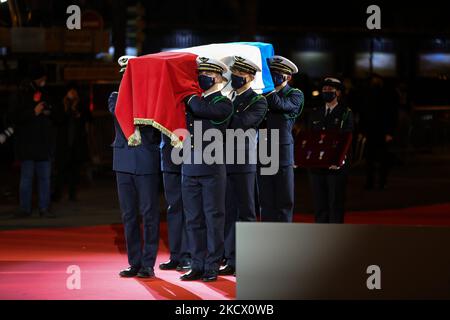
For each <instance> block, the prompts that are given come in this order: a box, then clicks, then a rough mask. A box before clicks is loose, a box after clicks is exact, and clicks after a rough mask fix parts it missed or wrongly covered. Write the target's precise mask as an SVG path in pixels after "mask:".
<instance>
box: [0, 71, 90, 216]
mask: <svg viewBox="0 0 450 320" xmlns="http://www.w3.org/2000/svg"><path fill="white" fill-rule="evenodd" d="M46 82H47V71H46V69H45V67H44V66H42V65H40V64H34V65H31V66H30V67H29V70H28V72H27V77H26V78H24V79H23V81H21V83H20V85H19V88H18V90H17V91H16V92H14V93H13V94H11V96H10V99H9V106H8V109H7V112H5V113H4V114H3V116H2V123H1V126H0V130H1V131H0V132H2V133H1V135H0V144H8V143H11V144H12V146H11V150H12V151H13V153H14V159H15V160H16V161H18V163H19V164H20V185H19V201H20V205H19V210H18V211H17V212H16V213H15V216H16V217H26V216H30V215H31V214H32V194H33V192H32V191H33V180H34V178H36V182H37V183H36V185H37V191H38V213H39V215H40V216H42V217H54V216H55V213H54V212H52V211H51V210H50V203H51V200H53V201H59V200H60V199H61V197H62V196H63V193H64V191H65V189H66V187H67V194H68V198H69V200H71V201H76V199H77V186H78V183H79V180H80V171H81V168H82V166H83V164H84V163H85V162H86V161H87V160H88V157H89V150H88V139H87V138H88V133H89V128H90V123H91V113H90V110H89V106H88V102H87V101H86V99H85V98H84V97H83V96H82V95H81V94H80V90H79V88H78V85H77V84H76V83H73V82H72V83H68V84H67V86H66V88H65V92H64V95H63V96H62V97H57V96H53V95H51V94H50V93H49V91H48V90H47V87H46V84H47V83H46Z"/></svg>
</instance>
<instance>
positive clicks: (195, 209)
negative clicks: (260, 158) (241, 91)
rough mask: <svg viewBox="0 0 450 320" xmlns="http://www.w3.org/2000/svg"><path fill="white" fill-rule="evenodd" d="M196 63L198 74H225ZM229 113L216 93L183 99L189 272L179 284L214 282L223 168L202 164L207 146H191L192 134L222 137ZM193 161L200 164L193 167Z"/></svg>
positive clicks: (222, 218)
mask: <svg viewBox="0 0 450 320" xmlns="http://www.w3.org/2000/svg"><path fill="white" fill-rule="evenodd" d="M202 58H203V57H202ZM197 62H198V70H199V71H202V70H208V69H209V68H210V67H211V66H215V67H217V66H219V67H220V68H221V71H220V73H222V72H224V71H225V70H226V66H225V65H224V64H223V63H220V62H218V61H216V60H212V59H199V60H198V61H197ZM215 72H219V70H217V71H215ZM232 112H233V106H232V103H231V101H230V100H229V99H228V98H226V97H224V96H223V95H222V94H221V93H220V91H219V90H216V91H215V92H211V93H209V94H207V95H205V94H204V95H203V96H202V97H199V96H195V95H194V96H191V97H188V98H187V99H186V124H187V128H188V130H189V133H190V139H187V140H185V141H184V143H188V144H190V148H191V153H190V161H184V162H183V165H182V194H183V205H184V212H185V215H186V226H187V234H188V243H189V248H190V250H189V251H190V253H191V257H192V268H191V272H189V273H188V274H185V275H183V276H182V277H181V279H182V280H197V279H199V278H203V280H204V281H213V280H215V279H216V278H217V273H218V271H219V267H220V261H221V259H222V255H223V250H224V249H223V246H224V223H225V187H226V171H225V164H224V161H223V159H221V160H219V161H218V162H217V163H212V164H207V163H205V162H204V159H203V157H202V154H203V151H204V149H205V147H206V146H207V145H209V142H203V139H201V141H202V145H201V146H195V145H194V141H195V134H201V135H202V137H203V134H204V132H205V131H206V130H208V129H218V130H220V131H221V132H222V134H225V129H226V127H227V125H228V123H229V119H230V117H231V115H232ZM198 125H201V126H202V129H201V131H200V132H198V133H197V132H196V131H195V130H194V129H195V126H198ZM222 143H223V141H222ZM188 147H189V145H188ZM196 160H197V161H198V160H200V161H201V163H196ZM220 162H221V163H220Z"/></svg>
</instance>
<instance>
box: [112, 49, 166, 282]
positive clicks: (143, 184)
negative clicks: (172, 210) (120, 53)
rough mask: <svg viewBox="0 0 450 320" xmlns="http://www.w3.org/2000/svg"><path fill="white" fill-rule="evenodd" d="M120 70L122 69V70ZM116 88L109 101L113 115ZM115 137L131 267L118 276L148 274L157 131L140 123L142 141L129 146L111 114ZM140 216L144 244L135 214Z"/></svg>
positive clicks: (155, 227) (155, 222) (155, 239)
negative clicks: (141, 125) (134, 145)
mask: <svg viewBox="0 0 450 320" xmlns="http://www.w3.org/2000/svg"><path fill="white" fill-rule="evenodd" d="M128 59H129V57H121V58H120V59H119V64H120V65H121V66H122V67H126V64H127V63H128ZM122 72H123V70H122ZM117 96H118V94H117V92H113V93H111V95H110V97H109V101H108V106H109V110H110V112H111V113H112V114H113V115H114V114H115V108H116V102H117ZM114 127H115V132H116V135H115V139H114V142H113V144H112V147H113V170H114V171H115V172H116V179H117V192H118V196H119V203H120V210H121V211H122V221H123V225H124V232H125V241H126V246H127V254H128V263H129V264H130V268H128V269H126V270H122V271H121V272H120V276H122V277H131V276H135V275H138V276H139V277H151V276H153V275H154V273H153V267H154V265H155V261H156V255H157V251H158V244H159V216H160V215H159V193H158V188H159V164H160V159H159V144H160V133H159V131H157V130H156V129H154V128H152V127H141V128H140V135H141V140H142V142H141V144H140V145H139V146H136V147H131V146H128V141H127V139H126V137H125V135H124V133H123V131H122V129H121V128H120V125H119V123H118V121H117V119H116V118H115V117H114ZM139 213H140V214H141V216H142V223H143V247H142V248H141V231H140V223H139V219H138V214H139Z"/></svg>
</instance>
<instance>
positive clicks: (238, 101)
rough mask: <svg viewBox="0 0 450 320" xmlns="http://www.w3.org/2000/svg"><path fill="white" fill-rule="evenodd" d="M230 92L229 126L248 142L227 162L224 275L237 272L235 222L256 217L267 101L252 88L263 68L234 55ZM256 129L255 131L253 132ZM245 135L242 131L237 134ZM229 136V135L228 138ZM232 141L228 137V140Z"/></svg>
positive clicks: (236, 150) (240, 146)
mask: <svg viewBox="0 0 450 320" xmlns="http://www.w3.org/2000/svg"><path fill="white" fill-rule="evenodd" d="M230 69H231V72H232V75H231V86H232V87H233V91H232V93H231V97H232V101H233V106H234V110H235V112H234V114H233V118H232V120H231V122H230V126H229V128H231V129H234V130H239V129H240V130H244V131H247V130H249V129H250V131H247V133H249V134H248V138H245V143H236V141H238V140H239V139H235V148H234V150H233V152H234V154H233V157H234V159H235V161H236V162H235V164H228V163H227V197H226V199H227V200H226V204H227V205H226V220H225V258H226V260H227V264H226V265H225V266H223V267H222V268H221V269H220V274H221V275H232V274H235V268H236V248H235V247H236V239H235V238H236V222H237V221H255V220H256V213H255V184H256V142H257V135H256V132H257V131H256V130H257V129H258V126H259V125H260V123H261V122H262V120H263V119H264V115H265V114H266V111H267V101H266V99H265V98H264V97H263V96H262V95H259V94H257V93H256V92H255V91H253V90H252V88H251V84H252V81H253V80H254V79H255V75H256V73H257V72H261V70H260V68H259V67H258V66H257V65H256V64H255V63H254V62H253V61H250V60H249V59H246V58H243V57H239V56H235V57H234V63H233V65H232V66H231V68H230ZM251 131H253V132H254V133H255V134H252V133H251ZM238 135H239V136H241V137H242V136H243V134H238ZM228 138H229V137H227V139H228ZM228 142H229V141H227V144H228ZM241 152H242V153H243V154H244V155H245V159H243V160H244V161H243V163H241V164H239V163H237V160H238V159H237V158H238V155H239V153H241Z"/></svg>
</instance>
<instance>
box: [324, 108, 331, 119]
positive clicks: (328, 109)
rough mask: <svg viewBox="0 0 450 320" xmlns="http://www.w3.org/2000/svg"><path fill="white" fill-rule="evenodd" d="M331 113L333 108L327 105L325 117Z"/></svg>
mask: <svg viewBox="0 0 450 320" xmlns="http://www.w3.org/2000/svg"><path fill="white" fill-rule="evenodd" d="M330 113H331V108H328V107H327V111H326V113H325V118H328V116H329V115H330Z"/></svg>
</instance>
